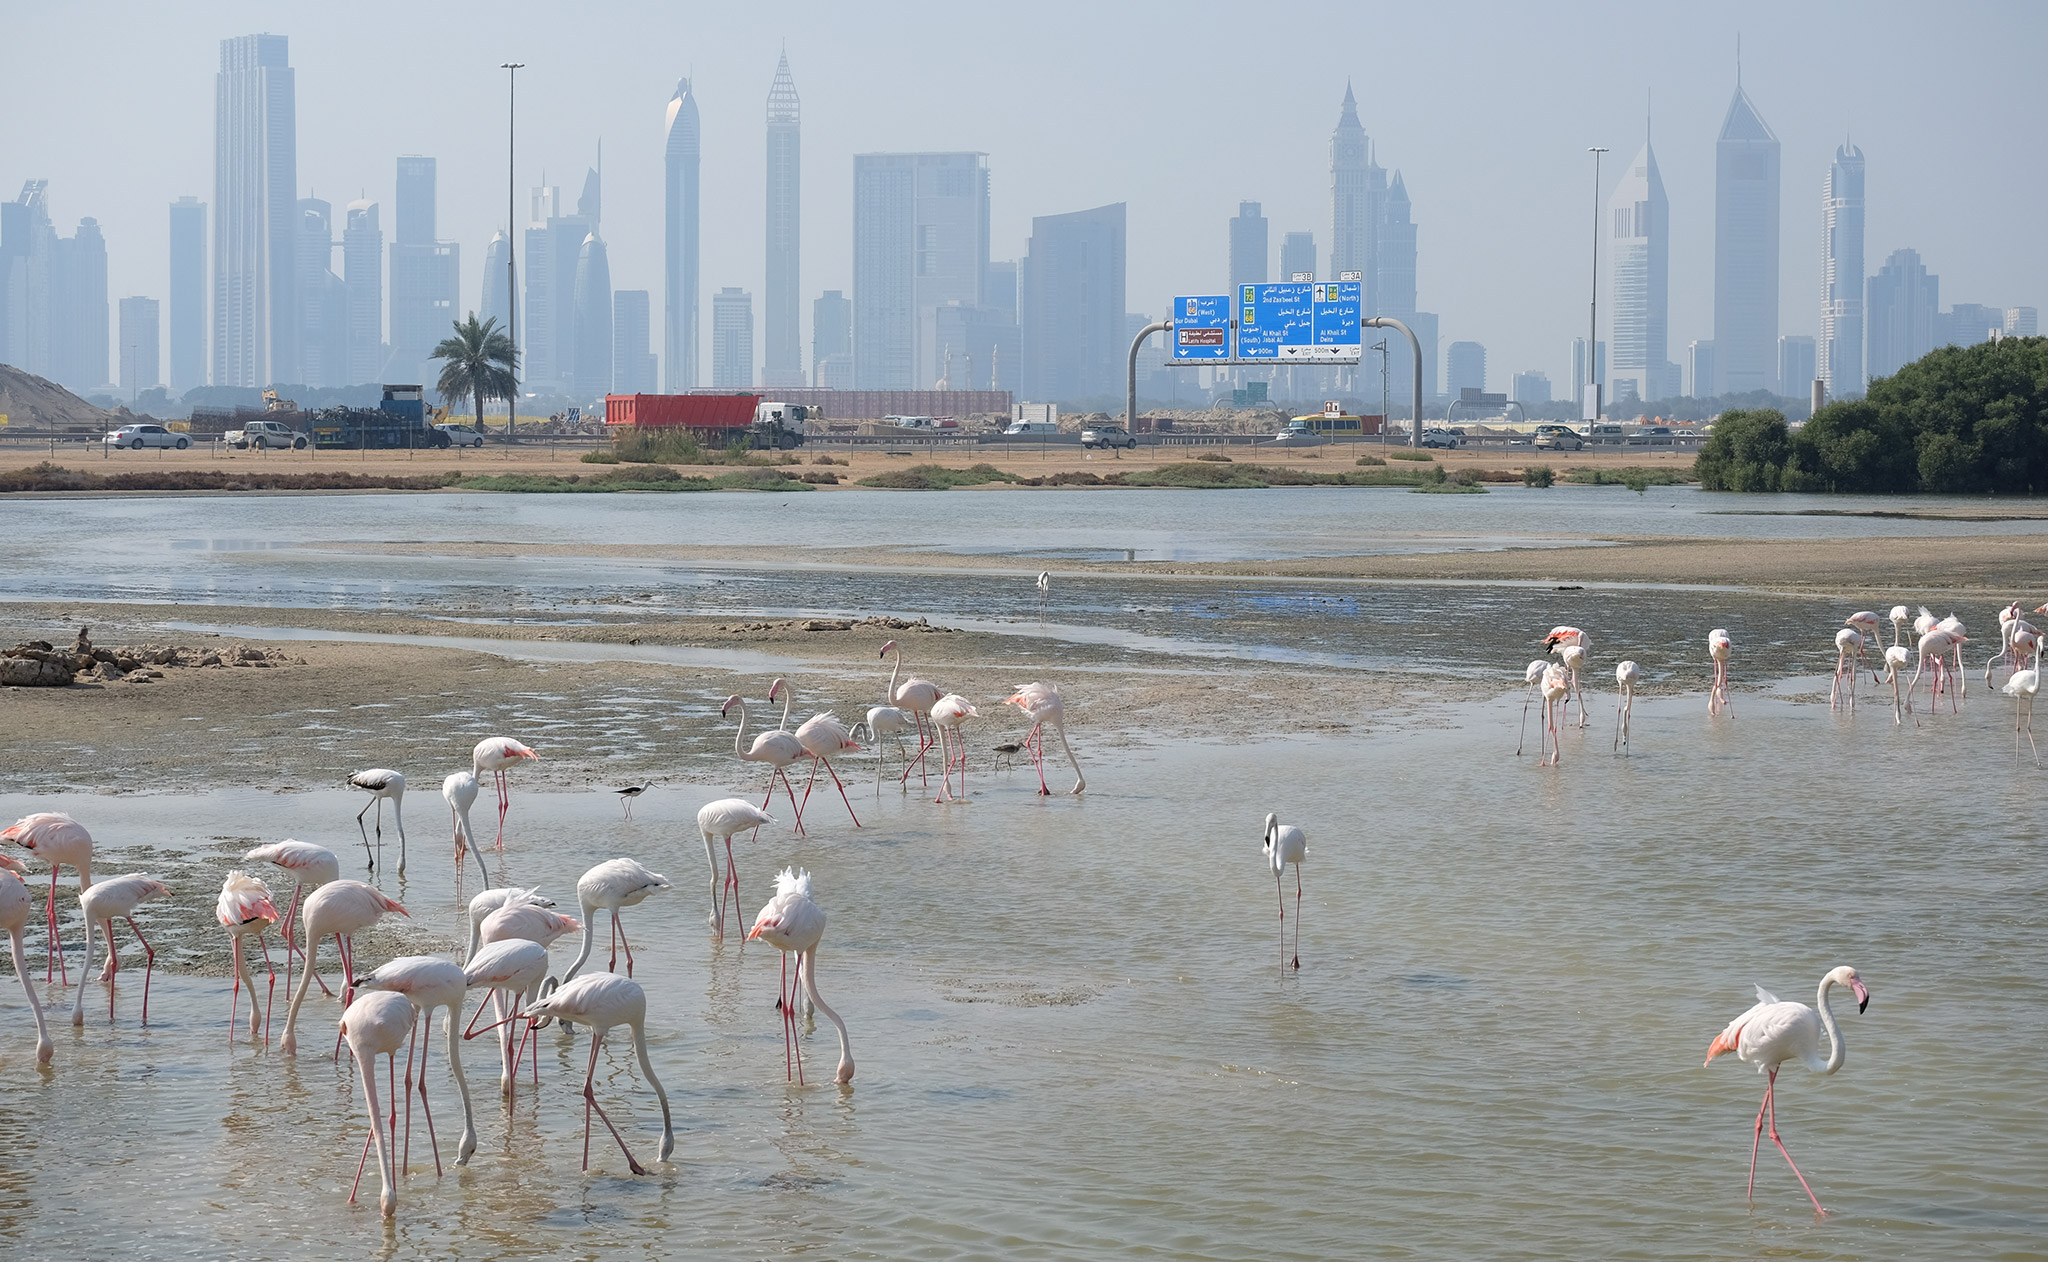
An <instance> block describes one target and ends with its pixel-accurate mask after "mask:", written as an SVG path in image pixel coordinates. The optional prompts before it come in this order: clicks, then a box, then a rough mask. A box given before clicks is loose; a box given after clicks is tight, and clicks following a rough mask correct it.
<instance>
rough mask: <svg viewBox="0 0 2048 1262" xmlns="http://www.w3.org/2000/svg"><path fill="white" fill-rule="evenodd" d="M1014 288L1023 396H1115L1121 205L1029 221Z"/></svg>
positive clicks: (1126, 344) (1119, 378)
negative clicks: (1025, 248) (1028, 237)
mask: <svg viewBox="0 0 2048 1262" xmlns="http://www.w3.org/2000/svg"><path fill="white" fill-rule="evenodd" d="M1017 288H1018V295H1017V297H1018V311H1019V316H1020V318H1019V320H1018V324H1019V326H1020V334H1021V337H1020V341H1021V346H1020V348H1019V349H1020V353H1021V355H1022V357H1023V360H1024V362H1023V364H1022V365H1021V367H1022V369H1023V371H1022V373H1021V374H1020V379H1021V381H1022V383H1023V393H1024V394H1026V395H1028V396H1030V397H1031V398H1033V399H1036V400H1039V401H1043V402H1062V403H1065V402H1078V401H1081V400H1087V399H1101V398H1103V397H1105V396H1115V395H1120V394H1121V393H1122V386H1123V384H1124V376H1125V367H1126V362H1127V361H1126V356H1127V355H1128V352H1129V348H1130V339H1129V338H1128V337H1126V336H1125V334H1124V327H1125V319H1124V316H1125V311H1124V204H1123V203H1122V202H1116V203H1114V204H1112V205H1108V206H1097V207H1096V208H1095V209H1093V210H1077V211H1074V212H1072V213H1070V214H1065V215H1041V216H1038V217H1037V218H1034V219H1033V220H1032V221H1031V243H1030V247H1029V252H1028V253H1027V254H1026V255H1025V258H1024V265H1023V267H1022V268H1020V269H1019V270H1018V275H1017ZM857 335H858V330H856V336H857Z"/></svg>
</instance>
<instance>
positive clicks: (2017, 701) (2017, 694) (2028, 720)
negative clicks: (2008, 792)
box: [2003, 668, 2041, 767]
mask: <svg viewBox="0 0 2048 1262" xmlns="http://www.w3.org/2000/svg"><path fill="white" fill-rule="evenodd" d="M2003 691H2004V692H2005V695H2006V696H2008V697H2011V698H2012V704H2013V714H2012V760H2013V763H2014V765H2018V763H2019V760H2020V732H2021V730H2022V729H2023V728H2024V730H2025V731H2026V733H2027V745H2028V747H2029V748H2031V749H2032V750H2033V751H2034V765H2035V766H2036V767H2038V766H2040V765H2041V747H2040V746H2039V745H2036V744H2034V694H2036V693H2038V692H2040V691H2041V672H2040V670H2039V669H2038V668H2035V669H2030V670H2016V671H2014V672H2013V673H2012V678H2011V679H2008V680H2006V681H2005V688H2004V689H2003Z"/></svg>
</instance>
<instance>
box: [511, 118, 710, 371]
mask: <svg viewBox="0 0 2048 1262" xmlns="http://www.w3.org/2000/svg"><path fill="white" fill-rule="evenodd" d="M665 126H666V127H667V129H668V158H667V161H668V168H667V175H666V178H665V179H664V181H663V185H662V187H663V191H664V196H665V199H666V200H665V203H664V208H663V213H662V225H663V234H662V235H663V252H662V298H661V302H662V307H661V343H662V361H661V362H662V371H663V372H664V373H665V374H666V380H667V382H668V391H669V393H670V394H679V393H681V392H682V391H684V390H687V389H689V388H690V387H691V386H694V385H696V384H697V163H698V158H699V156H700V148H701V141H702V137H701V134H700V128H699V125H698V122H697V97H696V94H695V93H693V92H691V91H690V81H689V80H688V79H683V80H681V81H679V82H678V83H677V84H676V94H675V95H674V96H672V97H670V98H669V102H668V119H667V122H666V124H665ZM528 254H529V258H530V257H531V250H529V251H528ZM532 273H533V265H532V263H531V262H529V263H528V264H527V276H528V280H527V290H528V292H531V291H532V288H533V282H532Z"/></svg>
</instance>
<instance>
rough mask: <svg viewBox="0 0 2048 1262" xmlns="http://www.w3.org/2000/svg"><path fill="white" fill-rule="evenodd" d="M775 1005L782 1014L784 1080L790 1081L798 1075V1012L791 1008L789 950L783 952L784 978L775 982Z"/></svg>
mask: <svg viewBox="0 0 2048 1262" xmlns="http://www.w3.org/2000/svg"><path fill="white" fill-rule="evenodd" d="M775 1006H776V1008H777V1009H779V1010H780V1012H781V1015H782V1080H783V1081H784V1082H788V1081H789V1080H790V1079H791V1078H794V1077H795V1076H796V1057H795V1053H794V1052H793V1051H792V1050H791V1048H792V1047H793V1046H794V1044H795V1041H796V1014H795V1013H794V1012H793V1011H792V1010H791V1000H790V997H789V952H787V951H784V952H783V953H782V978H781V980H780V981H778V982H776V984H775Z"/></svg>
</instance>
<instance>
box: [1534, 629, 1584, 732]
mask: <svg viewBox="0 0 2048 1262" xmlns="http://www.w3.org/2000/svg"><path fill="white" fill-rule="evenodd" d="M1588 647H1590V646H1589V645H1588V644H1587V642H1586V633H1585V632H1584V631H1581V630H1580V629H1579V628H1577V627H1552V628H1551V629H1550V634H1549V635H1546V636H1544V637H1543V651H1544V652H1546V653H1555V654H1557V655H1558V660H1559V661H1560V662H1562V663H1563V664H1564V669H1565V679H1566V682H1567V683H1568V684H1569V685H1570V690H1569V691H1568V692H1567V693H1566V694H1565V701H1564V712H1565V718H1566V719H1567V720H1569V719H1570V717H1571V709H1572V701H1571V699H1572V697H1573V696H1577V697H1578V699H1579V722H1580V725H1581V726H1584V724H1585V718H1586V694H1585V693H1584V692H1582V691H1580V689H1579V668H1580V667H1581V666H1584V665H1585V663H1586V650H1587V648H1588ZM1571 649H1577V650H1578V653H1577V654H1576V655H1573V654H1571V653H1570V652H1569V651H1568V650H1571Z"/></svg>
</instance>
